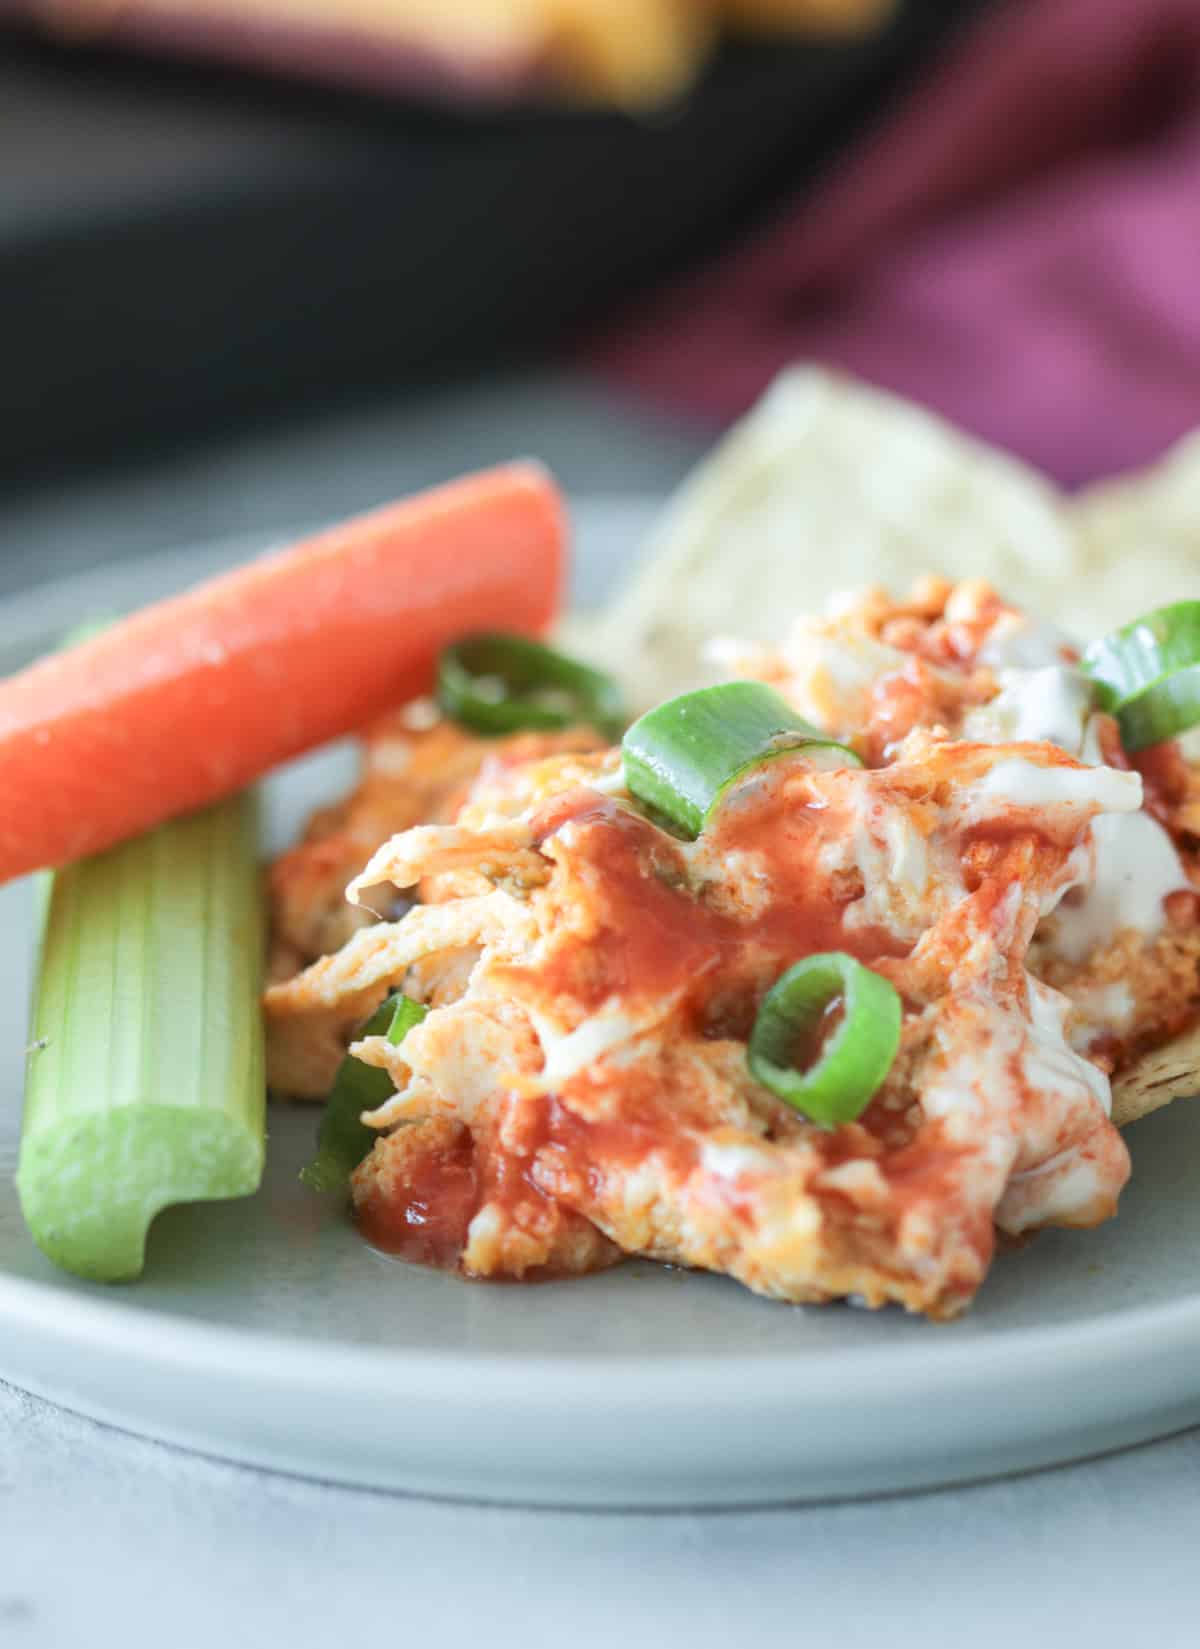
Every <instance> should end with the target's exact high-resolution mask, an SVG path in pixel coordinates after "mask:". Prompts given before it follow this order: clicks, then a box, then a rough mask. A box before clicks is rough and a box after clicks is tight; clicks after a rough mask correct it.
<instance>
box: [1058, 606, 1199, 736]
mask: <svg viewBox="0 0 1200 1649" xmlns="http://www.w3.org/2000/svg"><path fill="white" fill-rule="evenodd" d="M1080 668H1081V669H1082V670H1083V671H1084V672H1085V674H1087V675H1089V676H1090V677H1091V678H1092V681H1093V682H1094V683H1095V688H1096V699H1097V702H1098V703H1099V705H1100V707H1101V709H1103V710H1107V711H1109V712H1110V713H1111V714H1113V715H1115V716H1116V718H1117V723H1118V725H1119V727H1120V729H1121V742H1122V744H1124V746H1125V748H1126V750H1130V751H1133V750H1144V749H1145V748H1146V747H1147V746H1148V745H1152V744H1161V743H1162V742H1163V741H1164V739H1173V738H1177V737H1178V736H1179V734H1180V733H1186V732H1187V730H1188V728H1189V727H1195V726H1196V724H1197V723H1200V601H1177V602H1175V603H1174V604H1173V605H1172V606H1170V607H1158V608H1156V609H1155V611H1154V612H1152V613H1146V614H1145V615H1144V616H1143V617H1141V618H1138V619H1135V620H1134V622H1133V623H1132V624H1126V625H1125V626H1124V627H1123V628H1122V629H1120V630H1114V631H1113V632H1112V634H1111V635H1107V636H1103V637H1102V638H1101V639H1100V640H1099V641H1094V642H1093V643H1092V645H1091V646H1090V647H1089V648H1088V649H1087V651H1086V652H1085V653H1084V655H1083V662H1082V664H1081V666H1080Z"/></svg>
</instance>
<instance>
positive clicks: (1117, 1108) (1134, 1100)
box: [1112, 1025, 1200, 1128]
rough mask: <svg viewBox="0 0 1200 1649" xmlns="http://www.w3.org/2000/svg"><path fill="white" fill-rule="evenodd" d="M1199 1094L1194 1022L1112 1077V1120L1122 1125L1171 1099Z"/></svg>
mask: <svg viewBox="0 0 1200 1649" xmlns="http://www.w3.org/2000/svg"><path fill="white" fill-rule="evenodd" d="M1198 1094H1200V1025H1194V1026H1193V1027H1192V1029H1191V1030H1190V1031H1183V1032H1182V1033H1181V1034H1180V1035H1179V1036H1177V1037H1176V1038H1175V1039H1174V1041H1172V1042H1168V1043H1166V1044H1165V1045H1164V1046H1163V1047H1161V1048H1156V1049H1155V1050H1154V1051H1153V1053H1148V1054H1144V1055H1143V1056H1142V1058H1141V1059H1140V1060H1138V1062H1137V1064H1136V1065H1133V1066H1131V1067H1130V1069H1129V1070H1127V1071H1122V1072H1121V1074H1120V1075H1119V1076H1116V1077H1114V1078H1113V1085H1112V1097H1113V1108H1112V1117H1113V1121H1114V1122H1115V1123H1116V1125H1117V1127H1118V1128H1124V1127H1126V1126H1127V1125H1128V1124H1129V1123H1131V1122H1136V1121H1137V1120H1138V1119H1139V1117H1145V1116H1149V1115H1150V1113H1151V1111H1157V1110H1159V1109H1160V1108H1161V1107H1162V1106H1164V1105H1169V1104H1170V1103H1171V1101H1172V1100H1173V1099H1194V1098H1196V1096H1197V1095H1198Z"/></svg>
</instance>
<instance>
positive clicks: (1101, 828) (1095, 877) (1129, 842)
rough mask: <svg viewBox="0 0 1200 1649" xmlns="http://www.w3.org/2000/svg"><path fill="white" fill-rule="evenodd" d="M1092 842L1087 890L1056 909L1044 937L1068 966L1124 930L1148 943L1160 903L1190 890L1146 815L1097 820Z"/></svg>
mask: <svg viewBox="0 0 1200 1649" xmlns="http://www.w3.org/2000/svg"><path fill="white" fill-rule="evenodd" d="M1092 839H1093V843H1094V858H1093V868H1092V872H1091V875H1090V876H1089V877H1088V879H1087V881H1086V883H1084V884H1083V885H1084V886H1085V887H1086V890H1087V891H1086V893H1085V895H1084V897H1083V898H1082V899H1080V900H1079V901H1078V902H1077V903H1064V904H1060V905H1059V906H1058V907H1057V909H1056V911H1055V913H1054V918H1053V926H1052V928H1051V929H1050V930H1049V933H1048V935H1047V937H1048V940H1049V947H1050V949H1051V951H1052V952H1053V953H1054V954H1055V955H1057V956H1061V957H1063V958H1065V959H1066V960H1067V961H1068V962H1081V961H1083V960H1084V958H1085V957H1086V956H1087V955H1088V954H1089V953H1090V952H1091V951H1093V950H1098V949H1100V948H1101V947H1102V946H1104V945H1107V944H1108V943H1109V942H1110V940H1112V939H1114V938H1115V937H1116V935H1117V934H1118V933H1120V932H1121V930H1122V929H1123V928H1134V929H1135V930H1136V931H1137V932H1138V933H1141V934H1143V935H1145V936H1146V937H1147V938H1152V937H1153V936H1154V935H1155V934H1157V933H1159V932H1160V931H1161V929H1162V925H1163V921H1164V920H1165V914H1164V910H1163V900H1164V899H1165V898H1166V897H1167V895H1168V894H1169V893H1175V892H1177V891H1179V890H1180V889H1181V888H1190V887H1191V883H1190V882H1189V881H1188V879H1187V876H1186V874H1185V872H1184V868H1183V865H1182V863H1181V862H1180V858H1179V855H1178V853H1176V851H1175V848H1174V845H1173V844H1172V841H1171V838H1170V837H1169V836H1168V835H1167V833H1166V831H1165V830H1164V829H1163V827H1162V826H1161V825H1160V824H1159V823H1158V821H1157V820H1156V819H1152V818H1151V817H1150V815H1149V814H1148V813H1131V814H1128V815H1126V816H1124V817H1113V816H1112V815H1106V816H1105V817H1103V818H1100V819H1097V820H1096V821H1095V823H1094V824H1093V825H1092Z"/></svg>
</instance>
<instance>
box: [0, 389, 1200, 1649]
mask: <svg viewBox="0 0 1200 1649" xmlns="http://www.w3.org/2000/svg"><path fill="white" fill-rule="evenodd" d="M706 440H707V437H706V435H705V432H703V431H701V430H687V429H683V428H680V427H678V426H675V425H673V424H670V423H668V422H667V421H665V420H661V419H658V418H655V417H654V416H652V415H649V414H647V413H645V412H644V411H632V410H631V409H630V408H628V407H627V406H625V405H624V404H623V403H621V402H620V401H619V400H618V399H617V398H615V397H613V396H610V395H608V394H606V393H604V392H602V391H600V390H598V389H594V388H590V387H587V386H585V385H581V384H580V383H579V382H578V381H576V380H573V379H571V378H568V377H564V376H554V377H551V376H543V377H541V378H538V379H528V380H523V381H520V382H515V383H514V382H503V381H493V382H490V383H487V384H484V385H481V386H477V387H476V388H474V389H471V390H456V391H446V392H445V393H442V394H439V395H436V396H433V397H427V398H425V399H424V400H423V401H422V403H421V404H420V406H408V405H405V404H403V403H397V404H396V405H394V406H390V407H387V406H376V407H375V408H372V409H366V410H362V411H359V412H357V413H353V412H342V413H339V414H337V415H333V414H331V415H329V416H328V417H326V418H323V419H320V420H313V421H310V422H308V423H306V424H304V425H300V426H296V427H293V428H290V429H289V428H276V429H273V430H271V431H268V432H264V433H262V434H260V435H257V436H251V437H243V438H241V439H239V440H238V441H237V442H236V443H230V444H229V445H227V446H219V445H214V446H212V447H210V448H208V449H207V450H205V451H203V452H201V453H196V454H191V455H189V456H187V457H177V458H174V459H172V460H170V461H163V462H160V463H158V464H156V465H154V466H150V467H146V468H144V469H141V470H134V469H129V470H126V471H125V472H123V473H120V474H118V473H115V472H114V473H113V474H111V475H109V476H107V477H105V478H94V479H92V480H87V481H81V482H79V483H78V484H73V485H71V486H64V485H62V484H59V485H57V486H55V487H54V488H53V489H46V490H43V491H42V492H39V493H30V494H29V495H28V496H26V497H24V498H21V499H11V498H10V499H9V500H7V501H3V500H0V594H3V593H8V592H12V591H15V590H19V589H22V588H25V587H27V586H28V585H30V584H31V583H33V582H35V581H37V580H39V579H43V578H49V577H54V576H57V575H59V574H63V573H69V572H70V571H72V570H76V569H81V568H83V567H86V566H91V565H94V564H96V563H98V562H101V561H104V560H108V559H113V558H119V557H123V556H126V555H134V554H143V553H146V552H149V551H152V550H153V549H155V548H156V547H160V546H167V545H170V544H180V543H186V542H195V541H197V540H199V539H202V538H207V537H217V536H225V535H228V534H231V533H239V532H248V533H249V532H258V531H262V530H265V531H272V530H275V529H277V528H279V527H280V526H286V525H288V524H293V523H301V522H310V521H319V520H325V519H330V518H333V517H336V516H338V515H340V514H343V513H347V512H350V511H352V510H355V509H359V508H362V507H365V506H366V505H368V504H371V503H374V502H378V501H380V500H382V499H384V498H386V497H388V496H391V495H393V494H395V493H399V492H403V491H405V490H407V489H409V488H411V487H415V486H419V485H422V484H425V483H428V482H432V481H435V480H439V479H443V478H445V477H446V476H447V475H450V474H452V473H454V472H455V471H457V470H460V469H464V468H468V467H471V466H473V465H477V464H482V463H488V462H493V461H496V460H499V459H502V458H506V457H511V456H513V455H514V454H518V453H534V454H536V455H538V456H540V457H542V458H544V459H546V460H547V462H549V463H550V465H551V467H552V468H554V469H555V470H556V472H557V473H558V474H559V476H560V478H561V479H562V480H563V482H564V483H565V485H566V486H567V487H568V488H569V489H570V490H571V491H575V492H589V493H596V492H604V493H616V494H620V493H646V492H659V491H665V490H666V489H668V488H669V487H671V486H672V485H673V484H674V483H675V482H676V481H677V480H678V479H679V478H680V477H681V476H682V475H683V474H684V473H685V472H686V470H687V468H688V467H689V466H690V465H691V463H692V462H694V460H695V459H696V457H697V456H699V454H700V453H701V451H702V450H703V448H704V446H705V444H706ZM1149 1354H1152V1351H1151V1350H1150V1349H1149V1348H1148V1355H1149ZM1198 1487H1200V1432H1192V1433H1188V1434H1186V1435H1184V1436H1181V1437H1178V1438H1174V1439H1170V1440H1167V1441H1165V1442H1162V1443H1158V1444H1154V1445H1151V1446H1149V1447H1145V1448H1141V1449H1137V1450H1132V1451H1129V1452H1127V1453H1124V1454H1120V1455H1116V1456H1112V1457H1109V1458H1107V1459H1103V1460H1098V1461H1093V1462H1091V1463H1087V1464H1084V1465H1079V1466H1073V1467H1069V1468H1064V1469H1061V1470H1058V1471H1054V1472H1046V1473H1042V1474H1039V1475H1036V1476H1031V1477H1025V1478H1020V1479H1012V1480H1005V1481H1002V1482H996V1483H990V1484H983V1485H979V1486H976V1487H972V1488H965V1489H956V1490H952V1491H943V1492H940V1493H933V1494H925V1495H916V1496H906V1497H898V1498H894V1499H889V1500H883V1501H878V1502H873V1503H870V1504H849V1505H846V1504H844V1505H838V1506H825V1507H807V1508H796V1509H791V1510H775V1511H762V1512H739V1513H721V1514H697V1513H688V1514H675V1515H666V1514H660V1515H635V1514H582V1513H570V1512H558V1513H551V1512H532V1511H521V1510H516V1509H502V1508H488V1507H476V1506H461V1505H452V1504H447V1503H437V1502H430V1501H422V1500H416V1499H408V1498H404V1497H399V1496H387V1495H381V1494H372V1493H365V1492H355V1491H352V1490H347V1489H341V1488H333V1487H330V1486H327V1485H321V1484H316V1483H307V1482H300V1481H296V1480H292V1479H288V1478H282V1477H275V1476H271V1475H269V1474H266V1473H261V1472H256V1471H251V1470H248V1469H243V1468H239V1467H235V1466H230V1465H225V1464H222V1463H219V1462H214V1461H209V1460H205V1459H201V1458H198V1457H195V1456H191V1455H187V1454H183V1453H180V1452H178V1451H176V1450H173V1449H169V1448H166V1447H163V1446H160V1445H157V1444H153V1443H149V1442H145V1441H142V1440H140V1439H137V1438H133V1437H128V1436H125V1435H123V1434H121V1433H118V1432H114V1431H111V1430H108V1429H106V1428H105V1427H102V1426H99V1425H95V1424H93V1423H92V1422H90V1421H86V1420H82V1419H79V1418H77V1417H75V1416H73V1415H70V1414H65V1413H63V1412H61V1411H59V1410H57V1409H54V1408H53V1407H51V1406H50V1405H48V1404H45V1403H43V1402H40V1401H38V1400H35V1399H33V1398H30V1397H27V1396H25V1395H24V1394H23V1393H21V1392H18V1391H15V1390H13V1389H11V1388H8V1387H4V1386H0V1643H3V1644H8V1643H12V1644H13V1645H14V1646H16V1645H20V1646H21V1649H26V1646H28V1649H63V1646H72V1645H75V1644H83V1643H88V1644H92V1645H96V1646H98V1649H103V1646H106V1645H108V1644H110V1643H112V1644H114V1645H115V1644H121V1645H123V1646H125V1649H139V1646H141V1645H143V1644H145V1645H151V1644H153V1645H155V1649H159V1646H160V1645H164V1644H166V1645H170V1649H192V1646H199V1645H207V1644H211V1643H214V1642H220V1643H223V1644H228V1645H231V1646H232V1645H241V1644H247V1645H249V1644H254V1645H256V1646H257V1645H264V1644H266V1645H269V1644H273V1643H276V1642H278V1643H285V1642H286V1644H287V1645H288V1649H310V1646H311V1649H318V1646H320V1649H326V1646H327V1645H329V1644H330V1643H336V1642H338V1641H343V1640H344V1639H345V1638H346V1637H347V1636H353V1637H356V1638H357V1637H359V1636H362V1635H364V1633H365V1634H366V1635H367V1636H369V1637H370V1638H372V1639H375V1640H377V1641H385V1642H386V1641H389V1640H391V1639H393V1638H394V1639H395V1641H397V1642H402V1643H410V1642H419V1643H430V1644H437V1645H438V1646H439V1649H441V1646H443V1645H445V1646H457V1645H459V1644H462V1645H470V1644H476V1643H478V1644H485V1643H486V1644H491V1645H496V1646H497V1649H505V1646H507V1645H509V1644H512V1645H516V1644H518V1643H521V1644H525V1643H541V1642H546V1641H562V1642H563V1643H567V1644H571V1645H572V1646H574V1649H590V1646H591V1645H599V1644H601V1643H606V1644H607V1643H609V1642H611V1641H619V1642H621V1643H623V1644H627V1645H629V1646H630V1649H634V1646H641V1645H643V1644H644V1645H647V1646H649V1645H664V1644H674V1643H685V1642H686V1643H687V1644H688V1645H690V1646H694V1649H707V1646H709V1645H712V1646H713V1649H717V1646H720V1649H727V1645H728V1644H729V1642H730V1641H731V1640H733V1639H736V1640H737V1641H740V1642H742V1643H753V1644H758V1643H768V1642H771V1643H774V1642H781V1643H784V1642H786V1643H791V1642H804V1643H812V1644H825V1643H835V1642H836V1643H837V1644H838V1645H839V1646H840V1649H857V1646H859V1645H877V1644H878V1645H888V1646H893V1645H894V1646H898V1649H904V1646H905V1645H909V1644H911V1645H914V1646H915V1645H918V1644H920V1645H921V1649H941V1646H943V1645H944V1646H946V1649H949V1646H951V1645H954V1646H956V1649H957V1646H961V1645H963V1644H970V1645H971V1649H992V1646H993V1645H995V1646H996V1649H1001V1646H1003V1649H1012V1646H1013V1645H1014V1644H1027V1645H1030V1646H1040V1645H1042V1644H1052V1643H1057V1642H1062V1641H1064V1640H1068V1639H1071V1638H1075V1637H1080V1638H1085V1639H1086V1641H1087V1643H1088V1645H1089V1649H1107V1646H1109V1645H1111V1646H1113V1649H1116V1646H1117V1645H1121V1646H1122V1649H1126V1646H1128V1645H1129V1644H1131V1643H1134V1644H1136V1643H1142V1642H1152V1643H1154V1644H1155V1645H1156V1649H1172V1646H1174V1645H1185V1644H1187V1645H1191V1644H1194V1643H1195V1642H1196V1641H1197V1636H1198V1633H1197V1626H1196V1619H1195V1616H1196V1612H1197V1608H1198V1607H1200V1579H1198V1573H1200V1566H1198V1565H1197V1561H1196V1540H1195V1531H1196V1525H1197V1518H1198V1513H1197V1489H1198Z"/></svg>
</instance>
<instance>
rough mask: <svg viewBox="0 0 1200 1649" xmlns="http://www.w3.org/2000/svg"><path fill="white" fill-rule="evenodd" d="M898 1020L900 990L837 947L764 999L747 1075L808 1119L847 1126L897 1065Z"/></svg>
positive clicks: (791, 972)
mask: <svg viewBox="0 0 1200 1649" xmlns="http://www.w3.org/2000/svg"><path fill="white" fill-rule="evenodd" d="M839 1006H840V1018H838V1019H836V1020H831V1019H830V1018H829V1011H830V1010H831V1009H836V1008H838V1007H839ZM901 1017H902V1008H901V1002H900V995H899V992H898V991H897V990H896V987H895V986H894V985H893V984H892V983H891V982H890V981H889V980H887V979H884V978H883V976H882V975H881V974H878V973H874V972H873V971H872V970H871V969H870V968H867V967H864V966H863V964H862V963H861V962H856V961H855V960H854V958H853V957H852V956H847V955H846V953H845V952H844V951H840V950H835V951H827V952H825V953H823V954H821V955H819V956H806V957H805V958H804V960H803V961H802V962H797V963H796V964H795V966H794V967H790V968H789V969H788V970H787V972H786V973H784V974H781V975H780V977H779V978H778V979H777V980H776V981H775V983H774V985H772V987H771V989H770V990H769V991H768V992H767V994H766V996H765V997H764V998H763V1001H762V1006H761V1007H760V1008H759V1010H758V1018H757V1019H756V1020H755V1021H754V1029H753V1031H752V1032H751V1033H750V1046H749V1049H748V1055H747V1057H748V1060H749V1064H750V1074H751V1075H752V1076H753V1077H754V1078H755V1080H756V1081H758V1082H761V1083H762V1084H763V1086H764V1087H765V1088H769V1089H770V1090H771V1092H772V1093H773V1094H774V1095H775V1096H776V1097H777V1098H779V1099H783V1100H786V1101H787V1103H788V1104H789V1105H791V1106H794V1107H795V1109H796V1110H797V1111H802V1112H803V1113H804V1115H805V1116H806V1117H810V1118H811V1119H812V1121H813V1122H819V1123H821V1124H823V1125H824V1126H826V1127H834V1126H836V1125H837V1124H838V1123H840V1122H853V1121H854V1119H855V1118H856V1117H858V1116H861V1115H862V1113H863V1111H865V1110H866V1108H867V1105H868V1104H869V1103H870V1101H871V1099H872V1097H873V1095H874V1094H875V1093H876V1092H877V1091H878V1090H879V1088H880V1087H881V1085H882V1083H883V1081H884V1078H885V1077H886V1076H887V1074H888V1072H889V1071H890V1070H891V1068H892V1065H893V1064H894V1063H895V1059H896V1053H897V1050H898V1049H899V1047H900V1021H901ZM826 1027H828V1029H827V1034H825V1035H824V1036H822V1034H821V1033H822V1030H823V1029H825V1028H826ZM806 1056H807V1057H806ZM798 1059H799V1060H800V1063H799V1064H798V1063H797V1060H798Z"/></svg>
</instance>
